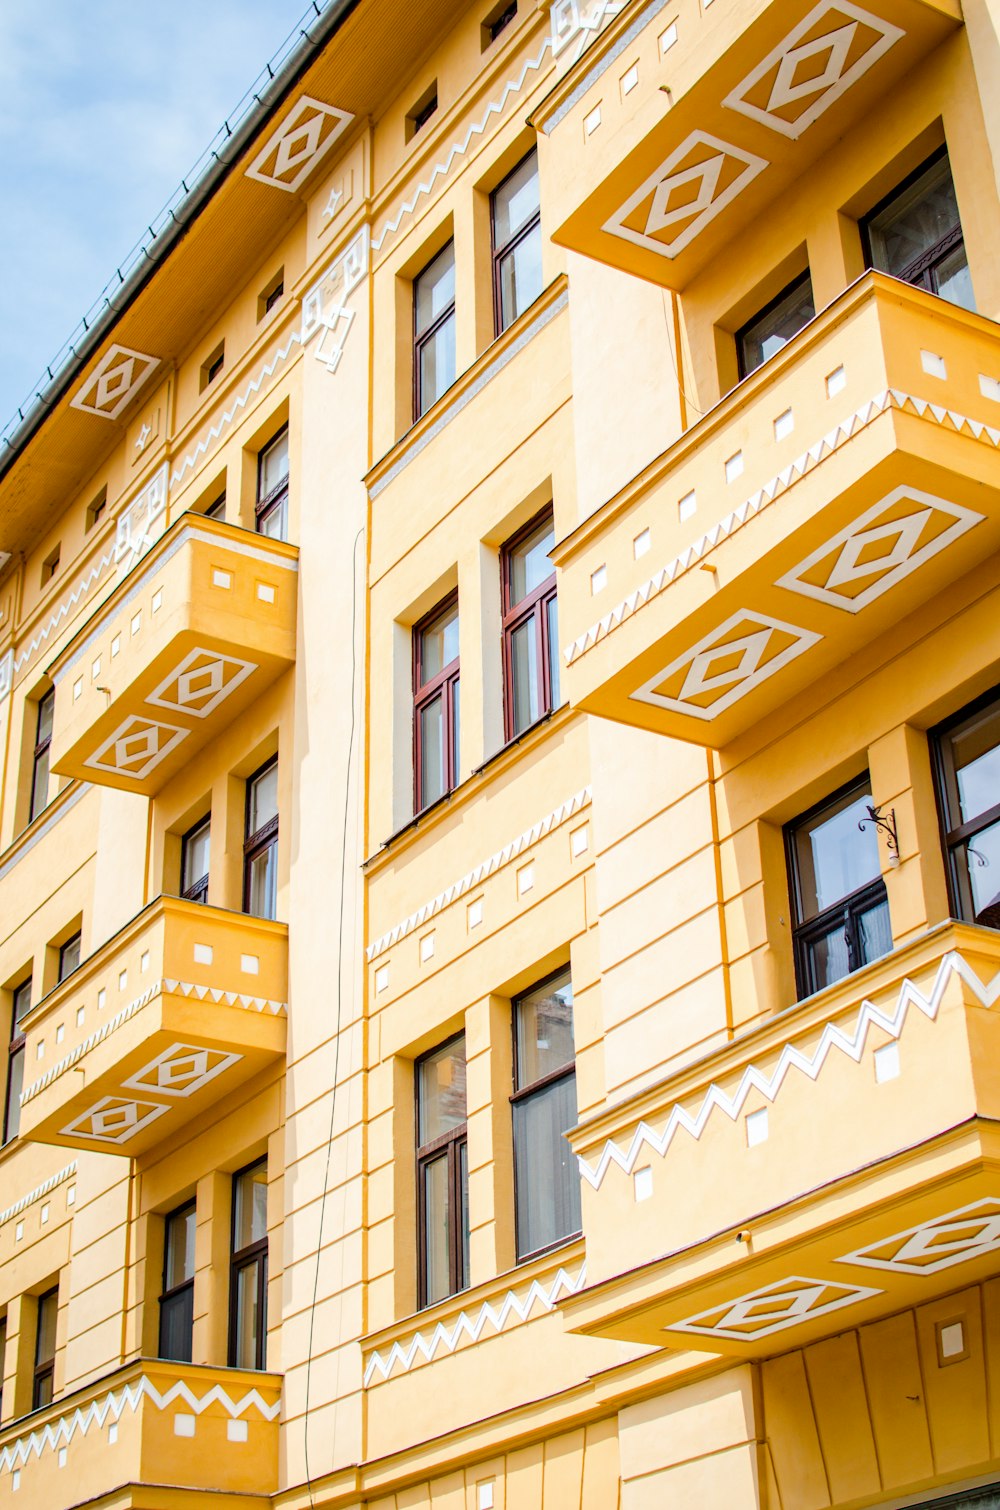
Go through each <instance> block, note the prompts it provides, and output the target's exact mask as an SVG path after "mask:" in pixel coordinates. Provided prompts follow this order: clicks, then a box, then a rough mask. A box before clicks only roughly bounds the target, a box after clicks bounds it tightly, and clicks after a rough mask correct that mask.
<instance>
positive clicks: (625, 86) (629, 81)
mask: <svg viewBox="0 0 1000 1510" xmlns="http://www.w3.org/2000/svg"><path fill="white" fill-rule="evenodd" d="M638 82H639V65H638V63H633V64H632V67H631V68H630V69H629V70H628V72H627V73H623V74H622V98H624V97H625V95H627V94H631V93H632V90H633V89H634V88H635V86H636V84H638Z"/></svg>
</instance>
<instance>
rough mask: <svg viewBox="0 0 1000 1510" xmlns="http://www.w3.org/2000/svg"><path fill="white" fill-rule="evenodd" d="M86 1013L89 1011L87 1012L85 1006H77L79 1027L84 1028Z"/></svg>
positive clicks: (77, 1023)
mask: <svg viewBox="0 0 1000 1510" xmlns="http://www.w3.org/2000/svg"><path fill="white" fill-rule="evenodd" d="M86 1015H87V1012H86V1009H85V1008H84V1007H77V1009H76V1025H77V1027H78V1028H82V1027H83V1023H84V1019H85V1017H86Z"/></svg>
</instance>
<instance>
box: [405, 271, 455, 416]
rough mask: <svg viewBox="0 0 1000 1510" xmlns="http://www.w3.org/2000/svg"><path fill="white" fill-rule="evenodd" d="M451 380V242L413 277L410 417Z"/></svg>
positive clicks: (452, 314)
mask: <svg viewBox="0 0 1000 1510" xmlns="http://www.w3.org/2000/svg"><path fill="white" fill-rule="evenodd" d="M454 381H455V243H454V242H453V241H449V242H448V245H447V246H446V247H445V248H444V249H443V251H440V252H438V254H437V256H436V257H435V258H434V259H433V261H431V262H429V263H428V264H427V266H426V267H425V268H424V270H423V272H422V273H420V275H419V276H418V277H417V278H415V279H414V280H413V418H414V419H415V420H417V419H419V418H420V416H421V415H422V414H423V413H425V412H426V410H428V409H429V408H430V407H431V405H432V404H433V403H436V401H437V400H438V399H439V398H440V397H441V395H442V393H444V392H445V390H446V389H447V388H450V387H451V385H452V383H453V382H454Z"/></svg>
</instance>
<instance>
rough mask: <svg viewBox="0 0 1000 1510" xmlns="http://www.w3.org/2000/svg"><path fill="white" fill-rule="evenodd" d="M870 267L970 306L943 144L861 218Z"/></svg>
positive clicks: (972, 301) (966, 264)
mask: <svg viewBox="0 0 1000 1510" xmlns="http://www.w3.org/2000/svg"><path fill="white" fill-rule="evenodd" d="M861 238H862V242H863V244H864V250H865V260H866V262H867V264H868V266H869V267H876V268H880V269H881V271H882V272H884V273H891V274H892V276H893V277H894V278H901V279H902V280H903V282H904V283H912V284H914V285H915V286H916V287H917V288H926V289H927V290H928V292H929V293H932V294H940V296H941V298H942V299H949V300H950V301H951V302H952V304H960V305H961V306H962V308H963V309H975V307H976V301H975V298H974V297H973V293H972V280H971V278H970V277H969V259H968V257H967V256H966V254H965V238H964V236H963V234H962V223H961V221H960V220H959V217H958V200H957V199H956V197H955V185H954V183H953V181H952V176H951V165H950V164H949V162H948V154H947V152H946V151H945V150H944V149H943V148H942V149H941V151H940V152H938V153H936V154H935V155H934V157H932V158H931V159H930V160H929V161H928V162H925V163H924V164H923V165H922V166H921V167H919V168H918V169H917V171H916V172H915V173H912V174H911V175H910V177H909V178H907V179H904V181H903V182H902V183H901V184H900V185H899V187H898V188H896V189H893V191H892V193H891V194H889V195H888V196H887V197H886V198H885V199H883V200H882V201H881V202H880V203H879V204H877V205H876V206H875V208H874V210H872V212H871V213H870V214H869V215H867V216H866V217H865V219H864V220H863V221H862V222H861Z"/></svg>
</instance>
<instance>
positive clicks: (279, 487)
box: [253, 424, 291, 538]
mask: <svg viewBox="0 0 1000 1510" xmlns="http://www.w3.org/2000/svg"><path fill="white" fill-rule="evenodd" d="M287 434H288V426H287V424H285V425H282V426H281V429H280V430H276V431H275V432H274V434H273V435H272V436H271V439H270V440H269V441H268V443H267V445H266V446H261V448H260V450H259V451H258V452H257V499H256V502H255V504H254V515H253V518H254V529H255V530H256V531H257V534H258V535H261V534H263V533H264V531H263V528H262V526H263V525H265V524H266V523H267V521H268V520H269V519H270V518H271V516H272V515H273V514H277V513H279V512H280V510H281V509H282V507H284V509H285V531H286V533H287V529H288V479H289V476H290V475H291V458H289V469H288V471H287V472H286V473H285V475H284V477H283V478H282V479H281V481H280V482H278V483H275V485H274V487H273V488H272V489H271V491H270V493H267V494H265V495H264V496H263V497H262V496H261V491H260V489H261V482H262V480H263V476H264V459H265V457H266V456H267V453H268V452H269V451H270V450H272V449H273V448H274V447H275V446H276V445H277V444H278V441H279V440H281V439H282V437H283V436H285V435H287ZM282 538H284V536H282Z"/></svg>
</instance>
